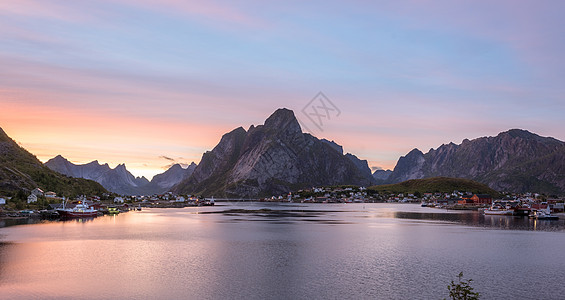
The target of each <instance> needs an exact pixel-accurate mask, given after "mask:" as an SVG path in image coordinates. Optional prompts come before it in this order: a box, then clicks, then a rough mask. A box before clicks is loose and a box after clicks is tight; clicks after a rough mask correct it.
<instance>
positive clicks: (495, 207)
mask: <svg viewBox="0 0 565 300" xmlns="http://www.w3.org/2000/svg"><path fill="white" fill-rule="evenodd" d="M484 213H485V215H498V216H511V215H513V214H514V210H513V209H512V207H511V206H510V205H508V204H506V205H505V206H503V205H502V204H501V203H500V202H494V203H492V205H491V206H490V207H489V208H487V209H485V210H484Z"/></svg>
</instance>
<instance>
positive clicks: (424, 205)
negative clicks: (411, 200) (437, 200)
mask: <svg viewBox="0 0 565 300" xmlns="http://www.w3.org/2000/svg"><path fill="white" fill-rule="evenodd" d="M420 206H422V207H427V206H428V202H425V201H422V203H421V204H420Z"/></svg>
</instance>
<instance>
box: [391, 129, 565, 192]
mask: <svg viewBox="0 0 565 300" xmlns="http://www.w3.org/2000/svg"><path fill="white" fill-rule="evenodd" d="M436 176H445V177H456V178H467V179H472V180H475V181H478V182H481V183H484V184H487V185H489V186H490V187H491V188H493V189H495V190H499V191H512V192H528V191H532V192H544V193H549V194H563V193H565V143H564V142H562V141H559V140H557V139H554V138H551V137H541V136H539V135H537V134H534V133H531V132H529V131H526V130H521V129H511V130H509V131H506V132H502V133H500V134H498V135H497V136H494V137H481V138H477V139H474V140H468V139H465V140H463V142H462V143H461V144H459V145H457V144H454V143H449V144H444V145H441V146H440V147H438V148H437V149H431V150H430V151H428V152H427V153H425V154H424V153H423V152H422V151H420V150H418V149H413V150H412V151H410V152H409V153H408V154H407V155H405V156H402V157H400V159H399V160H398V163H397V164H396V167H395V168H394V170H393V172H392V173H391V174H390V176H388V178H387V179H386V180H385V182H386V183H398V182H402V181H406V180H409V179H421V178H428V177H436Z"/></svg>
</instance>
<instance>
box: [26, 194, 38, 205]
mask: <svg viewBox="0 0 565 300" xmlns="http://www.w3.org/2000/svg"><path fill="white" fill-rule="evenodd" d="M33 202H37V196H36V195H35V194H31V195H29V196H27V203H28V204H29V203H33Z"/></svg>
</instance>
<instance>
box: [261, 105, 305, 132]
mask: <svg viewBox="0 0 565 300" xmlns="http://www.w3.org/2000/svg"><path fill="white" fill-rule="evenodd" d="M264 126H265V128H268V129H275V130H279V131H285V132H294V133H297V132H302V129H301V128H300V124H299V123H298V120H297V119H296V117H295V116H294V112H293V111H292V110H290V109H287V108H279V109H277V110H276V111H275V112H274V113H273V114H272V115H271V116H270V117H269V118H267V120H265V124H264Z"/></svg>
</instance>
